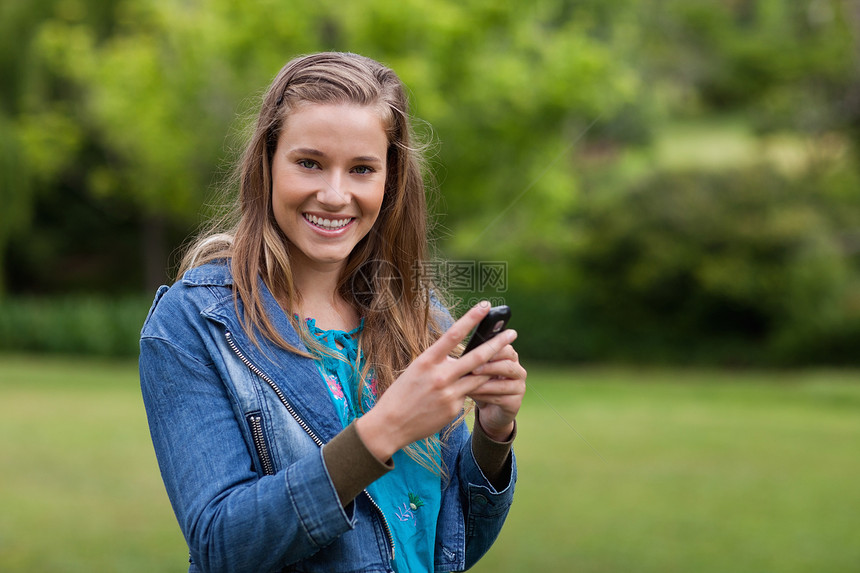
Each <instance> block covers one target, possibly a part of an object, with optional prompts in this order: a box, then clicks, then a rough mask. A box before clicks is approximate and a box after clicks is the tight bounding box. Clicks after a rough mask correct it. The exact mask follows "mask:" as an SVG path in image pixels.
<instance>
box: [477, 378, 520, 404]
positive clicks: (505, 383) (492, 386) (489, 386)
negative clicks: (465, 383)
mask: <svg viewBox="0 0 860 573" xmlns="http://www.w3.org/2000/svg"><path fill="white" fill-rule="evenodd" d="M525 391H526V383H525V380H523V379H522V378H515V379H508V378H491V379H490V380H487V381H486V382H484V383H483V384H481V385H480V386H478V387H477V388H475V389H474V390H472V392H471V393H469V398H472V399H473V400H486V399H487V398H489V397H491V396H521V395H524V394H525Z"/></svg>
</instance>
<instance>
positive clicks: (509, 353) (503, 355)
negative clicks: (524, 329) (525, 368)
mask: <svg viewBox="0 0 860 573" xmlns="http://www.w3.org/2000/svg"><path fill="white" fill-rule="evenodd" d="M498 360H512V361H514V362H517V361H518V360H519V355H518V354H517V351H516V350H514V347H513V346H511V345H510V344H506V345H505V347H504V348H502V349H501V350H499V351H498V352H497V353H496V354H495V355H494V356H493V357H492V358H491V359H490V362H496V361H498Z"/></svg>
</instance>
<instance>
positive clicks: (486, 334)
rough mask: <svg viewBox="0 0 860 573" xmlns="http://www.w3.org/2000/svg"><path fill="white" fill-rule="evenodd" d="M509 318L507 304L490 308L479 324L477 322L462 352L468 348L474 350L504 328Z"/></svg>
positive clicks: (509, 312)
mask: <svg viewBox="0 0 860 573" xmlns="http://www.w3.org/2000/svg"><path fill="white" fill-rule="evenodd" d="M510 319H511V309H510V308H509V307H508V306H506V305H502V306H494V307H493V308H491V309H490V312H489V313H488V314H487V316H485V317H484V318H483V320H481V322H480V324H478V326H477V328H475V332H473V333H472V337H471V338H470V339H469V342H468V343H466V350H464V351H463V354H466V353H467V352H469V351H470V350H474V349H475V348H476V347H478V346H480V345H481V344H483V343H484V342H486V341H488V340H489V339H491V338H492V337H494V336H495V335H497V334H498V333H500V332H502V331H503V330H505V328H507V326H508V321H509V320H510Z"/></svg>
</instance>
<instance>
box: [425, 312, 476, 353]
mask: <svg viewBox="0 0 860 573" xmlns="http://www.w3.org/2000/svg"><path fill="white" fill-rule="evenodd" d="M488 312H490V303H489V302H488V301H486V300H483V301H481V302H479V303H478V304H476V305H475V306H473V307H472V308H470V309H469V310H468V311H467V312H466V314H464V315H463V316H462V317H460V320H458V321H456V322H455V323H454V324H452V325H451V328H449V329H448V330H447V331H446V332H445V334H443V335H442V336H440V337H439V340H437V341H436V342H434V343H433V344H432V345H431V346H430V348H428V349H427V350H426V351H425V352H426V353H427V354H428V356H429V357H430V358H431V359H435V360H441V359H443V358H445V357H447V356H448V355H450V354H451V352H453V350H454V349H455V348H457V345H458V344H460V343H461V342H463V339H464V338H466V336H468V335H469V333H470V332H472V329H473V328H475V327H476V326H478V323H479V322H481V319H482V318H484V317H485V316H487V313H488Z"/></svg>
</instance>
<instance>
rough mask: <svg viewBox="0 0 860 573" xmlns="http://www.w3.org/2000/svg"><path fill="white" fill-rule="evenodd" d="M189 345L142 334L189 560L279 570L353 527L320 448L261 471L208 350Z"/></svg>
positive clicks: (206, 567)
mask: <svg viewBox="0 0 860 573" xmlns="http://www.w3.org/2000/svg"><path fill="white" fill-rule="evenodd" d="M180 328H181V327H180ZM180 334H183V333H180ZM184 334H185V335H187V336H191V335H192V333H191V332H188V333H184ZM171 339H176V338H174V337H172V336H171ZM189 348H191V349H194V344H193V343H191V344H190V345H189V346H188V347H186V346H184V345H183V346H182V347H180V346H178V345H176V344H174V343H173V342H171V341H170V340H166V339H165V338H161V337H158V336H144V337H142V338H141V354H140V379H141V389H142V394H143V401H144V404H145V407H146V412H147V418H148V420H149V425H150V432H151V434H152V441H153V445H154V447H155V453H156V457H157V458H158V463H159V467H160V469H161V474H162V477H163V479H164V484H165V486H166V489H167V493H168V496H169V498H170V501H171V504H172V506H173V510H174V512H175V513H176V517H177V519H178V521H179V525H180V528H181V529H182V532H183V534H184V536H185V539H186V541H187V543H188V546H189V549H190V552H191V559H192V561H193V562H194V563H195V564H196V565H197V566H198V567H199V568H200V569H201V570H203V571H211V572H217V571H230V572H233V573H241V572H245V571H248V572H250V571H254V572H257V571H272V570H279V569H280V568H282V567H284V566H285V565H287V564H289V563H292V562H294V561H298V560H300V559H303V558H305V557H308V556H310V555H312V554H314V553H316V552H317V551H319V550H320V549H321V548H322V547H325V546H326V545H328V544H329V543H331V542H332V541H334V540H335V539H336V538H337V537H338V536H340V535H341V534H343V533H344V532H345V531H347V530H349V529H350V528H352V527H354V525H355V524H354V518H353V516H351V515H350V514H351V511H352V506H350V507H349V508H348V510H345V509H344V508H343V506H342V505H341V503H340V501H339V499H338V496H337V492H336V491H335V488H334V486H333V484H332V481H331V479H330V477H329V475H328V473H327V471H326V467H325V464H324V462H323V457H322V451H321V450H316V451H315V452H314V453H313V454H311V455H306V456H303V457H301V458H299V459H298V460H296V461H295V462H294V463H292V464H291V465H289V466H287V467H285V468H284V469H283V470H282V471H280V472H279V473H277V474H275V475H272V476H265V477H259V476H258V474H257V472H256V471H255V470H254V469H253V462H252V457H251V453H250V452H249V450H248V446H247V445H246V442H245V440H244V439H243V435H242V431H241V429H240V426H239V421H238V418H237V413H236V412H234V409H233V406H232V401H231V400H230V397H229V395H228V393H227V389H226V386H225V385H224V384H223V383H222V381H221V379H220V376H219V374H218V372H217V371H216V369H215V368H214V367H213V365H212V364H211V363H208V362H207V361H206V360H205V359H203V360H202V359H201V357H204V356H207V355H204V354H203V353H200V354H199V355H198V354H197V353H193V352H191V351H189ZM239 416H241V414H239Z"/></svg>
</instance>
